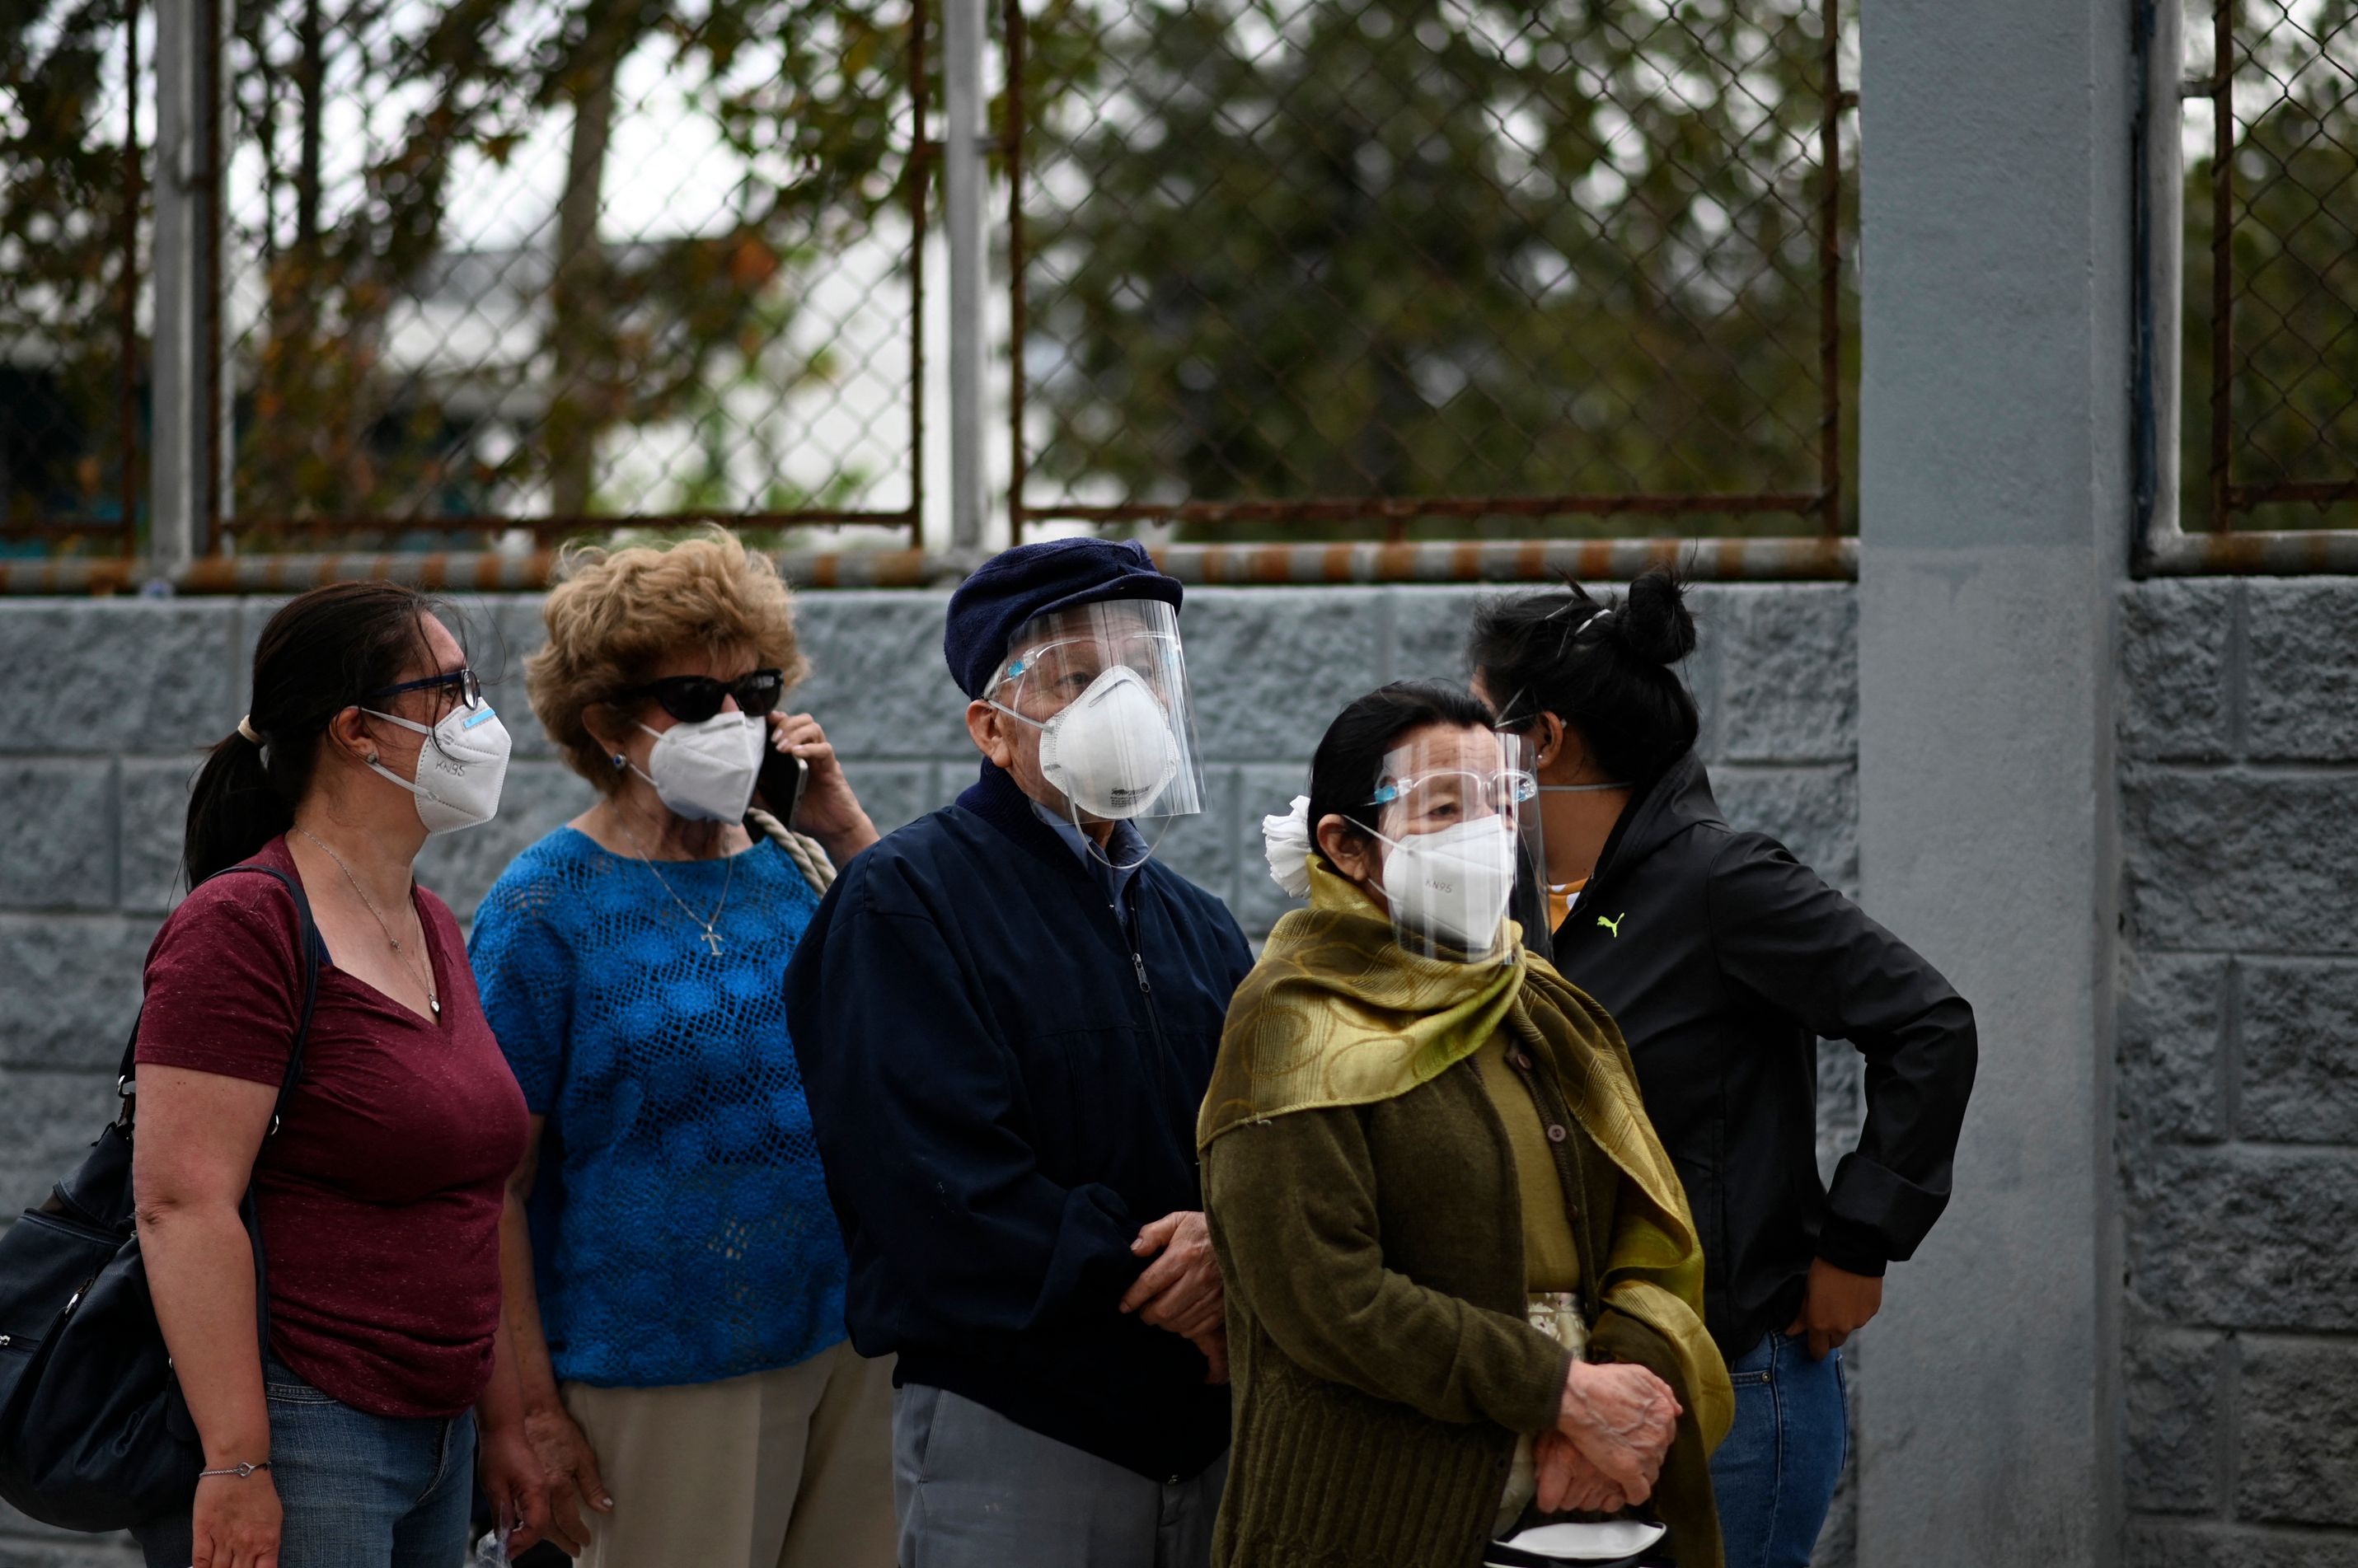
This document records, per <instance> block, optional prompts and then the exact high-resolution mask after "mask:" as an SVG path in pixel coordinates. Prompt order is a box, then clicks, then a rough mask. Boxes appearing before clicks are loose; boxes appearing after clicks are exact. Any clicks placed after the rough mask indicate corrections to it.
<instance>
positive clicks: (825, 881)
mask: <svg viewBox="0 0 2358 1568" xmlns="http://www.w3.org/2000/svg"><path fill="white" fill-rule="evenodd" d="M745 820H746V822H747V823H749V824H751V825H752V827H758V828H760V829H761V831H762V834H763V837H764V838H768V839H769V840H770V841H771V842H772V843H773V844H775V845H776V846H777V847H778V848H779V849H784V851H785V852H786V858H787V859H788V860H792V861H794V863H795V870H796V871H800V872H802V874H803V881H806V882H808V883H810V887H811V892H815V893H817V894H818V895H819V897H821V898H825V897H826V896H827V889H829V888H831V887H833V886H834V885H835V862H834V861H833V860H828V859H827V851H826V850H825V849H820V848H819V845H818V840H817V839H816V838H811V837H810V836H809V835H808V834H806V833H797V832H795V830H794V829H793V828H791V827H787V826H786V825H785V824H784V823H783V822H781V821H779V820H778V819H777V818H776V817H774V816H771V815H770V814H769V813H768V812H766V811H763V810H762V809H761V808H760V807H758V806H756V807H754V808H753V809H752V810H750V811H748V812H746V813H745Z"/></svg>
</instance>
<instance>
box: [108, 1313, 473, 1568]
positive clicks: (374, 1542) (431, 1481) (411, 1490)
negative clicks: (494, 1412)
mask: <svg viewBox="0 0 2358 1568" xmlns="http://www.w3.org/2000/svg"><path fill="white" fill-rule="evenodd" d="M263 1392H264V1394H265V1396H266V1397H267V1399H268V1400H269V1408H270V1469H269V1470H268V1472H267V1474H268V1475H269V1476H270V1477H271V1478H272V1479H273V1480H274V1481H275V1482H276V1484H277V1487H278V1502H279V1506H280V1507H281V1508H282V1509H285V1510H286V1521H285V1523H284V1524H283V1525H282V1526H281V1527H280V1530H279V1537H278V1563H279V1568H459V1564H460V1563H464V1562H465V1561H466V1556H467V1525H468V1509H469V1505H470V1503H471V1501H472V1498H473V1490H474V1472H475V1418H474V1416H473V1414H472V1413H469V1414H466V1415H462V1416H460V1417H458V1418H457V1419H455V1420H448V1421H446V1420H441V1419H438V1418H433V1417H426V1418H418V1419H407V1418H403V1417H396V1416H381V1415H370V1414H368V1413H367V1412H366V1411H356V1410H354V1409H352V1406H350V1405H347V1404H342V1403H340V1402H338V1401H337V1400H333V1399H330V1397H329V1396H327V1395H326V1394H323V1393H321V1392H320V1391H319V1390H317V1389H315V1388H313V1387H312V1386H311V1385H310V1384H308V1383H307V1382H305V1381H304V1380H303V1379H301V1378H298V1377H297V1376H296V1375H295V1374H294V1373H293V1372H291V1371H289V1370H288V1369H287V1368H285V1367H282V1366H280V1365H279V1364H278V1362H277V1361H276V1359H275V1358H274V1359H273V1360H272V1361H271V1363H270V1365H269V1366H268V1368H265V1371H264V1372H263ZM257 1479H259V1477H257ZM218 1484H219V1485H222V1486H239V1487H250V1486H253V1485H254V1484H255V1482H254V1481H225V1482H221V1483H218ZM132 1533H133V1534H134V1535H135V1536H136V1537H137V1538H138V1541H139V1545H140V1549H141V1551H142V1552H145V1553H146V1560H147V1568H189V1556H190V1551H189V1519H188V1517H187V1516H186V1515H181V1516H178V1517H174V1518H169V1519H157V1520H156V1521H154V1522H153V1523H151V1524H148V1525H146V1526H143V1527H141V1528H140V1529H138V1530H134V1531H133V1532H132Z"/></svg>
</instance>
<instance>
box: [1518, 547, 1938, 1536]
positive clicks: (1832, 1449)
mask: <svg viewBox="0 0 2358 1568" xmlns="http://www.w3.org/2000/svg"><path fill="white" fill-rule="evenodd" d="M1682 593H1683V590H1682V587H1681V585H1680V584H1679V582H1678V581H1677V579H1675V578H1673V577H1672V576H1671V573H1669V572H1668V571H1665V570H1662V569H1660V568H1656V569H1653V570H1650V571H1649V572H1647V573H1645V574H1644V575H1642V576H1640V577H1639V579H1637V580H1636V581H1635V582H1633V583H1631V584H1630V587H1629V591H1628V597H1627V599H1626V600H1623V601H1621V602H1619V603H1615V602H1612V601H1610V600H1606V601H1605V602H1599V601H1597V600H1593V599H1591V598H1590V597H1589V596H1588V595H1587V594H1586V593H1585V592H1583V591H1582V590H1581V589H1579V588H1577V587H1573V588H1571V589H1568V590H1567V591H1565V592H1561V593H1541V594H1531V595H1525V596H1520V597H1516V598H1509V599H1502V600H1492V601H1490V602H1488V603H1487V604H1485V605H1484V606H1483V607H1482V609H1481V610H1480V611H1479V612H1478V613H1477V615H1476V622H1475V631H1474V641H1473V663H1474V669H1475V685H1476V689H1477V690H1478V691H1479V692H1480V693H1481V695H1483V696H1484V697H1487V699H1488V700H1489V701H1490V702H1491V704H1492V706H1493V707H1495V708H1497V709H1498V713H1499V715H1500V719H1501V722H1502V724H1503V725H1504V726H1505V727H1506V728H1509V729H1510V730H1515V731H1516V732H1517V733H1519V734H1520V735H1522V736H1523V737H1524V738H1525V740H1526V741H1528V742H1529V744H1530V745H1531V748H1532V750H1533V753H1534V755H1535V759H1536V762H1537V772H1538V773H1539V778H1540V786H1541V791H1542V792H1543V793H1542V795H1541V814H1540V815H1541V821H1542V822H1543V824H1544V840H1545V845H1544V848H1545V857H1544V859H1545V866H1546V876H1547V879H1548V881H1549V883H1550V885H1549V887H1548V888H1546V889H1545V890H1543V891H1544V896H1545V897H1546V899H1547V901H1548V913H1547V917H1546V924H1547V925H1551V926H1552V928H1553V942H1552V946H1553V948H1554V961H1555V965H1556V968H1558V969H1559V970H1560V971H1561V972H1562V973H1563V976H1564V978H1565V979H1569V980H1570V981H1572V983H1573V984H1574V985H1576V986H1578V987H1579V988H1581V989H1583V990H1585V991H1586V992H1588V994H1589V995H1591V996H1593V997H1595V999H1596V1000H1598V1001H1600V1002H1602V1003H1604V1005H1605V1006H1606V1009H1607V1010H1608V1011H1611V1013H1612V1014H1613V1016H1614V1018H1615V1020H1616V1021H1617V1022H1618V1023H1619V1024H1620V1026H1621V1032H1622V1033H1623V1035H1624V1036H1625V1037H1626V1038H1627V1040H1628V1044H1629V1050H1630V1054H1631V1055H1632V1056H1633V1057H1634V1058H1635V1060H1636V1063H1637V1067H1638V1077H1639V1087H1640V1088H1641V1089H1642V1091H1643V1093H1644V1095H1645V1099H1646V1108H1647V1110H1648V1112H1649V1114H1650V1115H1651V1117H1652V1118H1653V1121H1654V1126H1655V1129H1656V1130H1657V1131H1658V1132H1659V1133H1660V1135H1661V1140H1662V1142H1663V1144H1664V1145H1665V1146H1666V1147H1667V1148H1668V1150H1669V1151H1670V1154H1671V1161H1672V1162H1673V1163H1674V1164H1675V1165H1676V1166H1677V1168H1678V1172H1679V1175H1680V1179H1681V1180H1682V1182H1683V1183H1684V1184H1685V1186H1686V1192H1687V1198H1688V1202H1689V1204H1690V1206H1692V1207H1693V1211H1694V1218H1695V1224H1696V1226H1697V1227H1698V1229H1699V1230H1700V1232H1701V1233H1702V1237H1703V1244H1704V1259H1705V1266H1706V1274H1705V1281H1704V1315H1705V1321H1706V1323H1707V1325H1708V1326H1709V1327H1710V1329H1711V1332H1712V1336H1713V1337H1714V1339H1715V1340H1716V1341H1717V1342H1718V1344H1719V1348H1720V1353H1721V1354H1722V1355H1723V1356H1724V1357H1725V1358H1726V1361H1727V1367H1728V1371H1729V1373H1730V1374H1731V1376H1732V1377H1733V1379H1734V1381H1735V1384H1736V1424H1735V1427H1734V1429H1733V1430H1732V1431H1731V1432H1730V1433H1729V1434H1728V1437H1727V1440H1726V1441H1725V1443H1724V1444H1722V1445H1721V1447H1720V1449H1719V1451H1718V1452H1717V1453H1716V1454H1714V1456H1713V1461H1712V1476H1713V1486H1714V1491H1716V1493H1717V1494H1718V1501H1719V1511H1720V1519H1721V1524H1722V1529H1723V1531H1724V1533H1725V1538H1726V1543H1727V1563H1728V1568H1789V1565H1790V1568H1800V1565H1801V1564H1805V1563H1808V1562H1809V1560H1810V1553H1811V1552H1812V1548H1813V1547H1814V1545H1815V1543H1816V1540H1817V1534H1818V1530H1819V1528H1820V1527H1821V1526H1822V1525H1823V1523H1824V1521H1825V1516H1826V1510H1827V1508H1828V1506H1829V1504H1830V1503H1831V1502H1832V1501H1833V1491H1834V1487H1835V1483H1836V1482H1837V1480H1838V1479H1839V1478H1840V1476H1841V1473H1842V1466H1843V1461H1844V1453H1845V1449H1846V1445H1847V1434H1848V1422H1847V1419H1846V1415H1845V1411H1844V1399H1843V1387H1842V1371H1841V1355H1840V1351H1841V1346H1842V1344H1843V1342H1844V1340H1845V1339H1847V1338H1848V1337H1849V1336H1851V1335H1852V1334H1853V1333H1855V1332H1856V1331H1857V1329H1858V1328H1859V1327H1860V1325H1863V1324H1865V1323H1866V1321H1867V1320H1868V1319H1870V1318H1872V1317H1873V1316H1874V1315H1875V1314H1876V1312H1877V1309H1878V1308H1879V1307H1880V1306H1881V1305H1882V1301H1883V1278H1882V1276H1883V1272H1884V1268H1885V1265H1886V1264H1887V1263H1889V1262H1892V1261H1895V1260H1904V1259H1906V1258H1908V1257H1909V1256H1910V1255H1911V1254H1912V1253H1913V1252H1914V1251H1915V1249H1916V1248H1917V1246H1918V1244H1919V1243H1920V1242H1921V1241H1922V1240H1923V1238H1924V1236H1925V1233H1926V1232H1928V1231H1929V1230H1931V1227H1932V1222H1933V1221H1934V1220H1935V1219H1937V1218H1939V1217H1940V1214H1941V1210H1942V1207H1943V1206H1945V1205H1946V1204H1947V1203H1948V1201H1949V1180H1950V1167H1951V1163H1952V1159H1953V1157H1954V1154H1955V1152H1956V1145H1957V1133H1958V1129H1959V1127H1960V1125H1961V1124H1962V1122H1963V1119H1964V1109H1965V1099H1966V1097H1967V1095H1968V1094H1969V1093H1970V1092H1971V1090H1972V1087H1973V1080H1974V1057H1975V1046H1974V1018H1973V1011H1972V1009H1971V1008H1969V1007H1967V1006H1966V1004H1965V1001H1964V1000H1963V998H1962V997H1960V996H1958V995H1957V993H1956V991H1955V990H1954V989H1952V987H1951V986H1950V985H1949V982H1948V981H1947V980H1945V979H1942V977H1941V975H1940V973H1939V972H1938V971H1937V970H1935V969H1934V968H1932V966H1931V964H1929V963H1927V962H1926V961H1925V960H1924V959H1923V958H1922V957H1920V956H1919V955H1918V954H1917V953H1916V952H1914V951H1913V950H1912V949H1910V948H1909V946H1907V945H1906V944H1905V943H1903V942H1901V941H1900V940H1899V939H1898V937H1896V936H1894V935H1891V933H1889V932H1888V931H1886V930H1885V929H1883V927H1881V926H1880V925H1876V924H1875V922H1873V921H1872V920H1869V919H1868V918H1867V917H1866V915H1865V914H1863V913H1861V912H1860V910H1859V909H1858V907H1857V906H1856V905H1855V904H1854V903H1851V902H1850V901H1849V900H1848V899H1846V898H1844V897H1843V896H1842V895H1841V894H1840V893H1838V892H1834V891H1833V889H1832V888H1830V887H1828V886H1826V884H1825V883H1824V882H1823V881H1821V880H1820V879H1819V878H1818V876H1817V874H1816V873H1815V872H1813V871H1811V870H1810V869H1809V868H1808V867H1806V866H1804V865H1802V864H1801V863H1800V862H1799V861H1797V860H1794V859H1793V857H1792V856H1791V855H1790V853H1789V852H1787V850H1786V849H1784V847H1783V846H1782V845H1779V844H1778V843H1777V842H1776V841H1775V840H1773V839H1770V838H1764V837H1762V836H1761V835H1759V834H1757V833H1739V832H1737V831H1736V830H1735V829H1733V828H1731V827H1728V825H1727V823H1726V822H1725V820H1724V819H1723V818H1722V817H1721V816H1720V813H1719V807H1718V806H1717V805H1715V804H1714V801H1713V799H1712V795H1711V784H1710V781H1709V780H1708V779H1707V778H1706V777H1705V776H1704V767H1703V763H1702V762H1701V760H1700V759H1698V758H1697V757H1696V756H1695V754H1694V741H1695V732H1696V722H1697V721H1696V713H1695V705H1694V699H1693V697H1692V696H1690V695H1689V694H1688V692H1687V689H1686V686H1685V683H1684V682H1683V681H1682V679H1681V678H1680V676H1679V675H1678V673H1677V672H1676V671H1675V670H1674V669H1673V668H1672V666H1673V665H1676V664H1677V663H1678V662H1679V661H1680V660H1682V659H1683V658H1684V657H1685V656H1686V655H1687V654H1689V653H1690V652H1692V651H1693V648H1694V643H1695V637H1694V621H1693V617H1692V616H1691V615H1690V614H1689V613H1688V611H1687V610H1686V607H1685V605H1684V604H1683V603H1682ZM1533 904H1534V907H1533V913H1534V914H1536V913H1537V908H1536V899H1534V901H1533ZM1820 1036H1823V1037H1825V1038H1827V1039H1834V1040H1847V1041H1849V1042H1850V1043H1851V1044H1853V1045H1855V1047H1856V1048H1857V1049H1858V1051H1859V1053H1860V1054H1862V1055H1864V1056H1865V1057H1866V1111H1867V1114H1866V1127H1865V1129H1864V1130H1863V1131H1862V1132H1861V1134H1860V1136H1859V1141H1858V1146H1857V1148H1856V1149H1855V1150H1854V1151H1853V1152H1850V1153H1849V1154H1846V1155H1844V1158H1843V1160H1842V1162H1841V1164H1840V1165H1839V1166H1838V1167H1837V1168H1836V1169H1835V1172H1834V1178H1833V1185H1832V1187H1831V1189H1829V1188H1828V1187H1826V1186H1824V1185H1823V1184H1821V1183H1820V1182H1819V1180H1818V1171H1817V1158H1816V1115H1815V1112H1816V1101H1817V1093H1816V1089H1817V1040H1818V1038H1819V1037H1820Z"/></svg>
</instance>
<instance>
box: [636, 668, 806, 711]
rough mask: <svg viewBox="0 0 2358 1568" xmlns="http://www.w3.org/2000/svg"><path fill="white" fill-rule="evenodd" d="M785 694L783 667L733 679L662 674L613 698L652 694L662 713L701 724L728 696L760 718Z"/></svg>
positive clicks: (773, 708)
mask: <svg viewBox="0 0 2358 1568" xmlns="http://www.w3.org/2000/svg"><path fill="white" fill-rule="evenodd" d="M785 695H786V676H785V672H784V670H755V671H754V672H753V673H752V675H747V676H738V677H737V678H736V679H735V680H732V681H723V680H715V679H714V678H713V677H712V676H664V677H663V678H662V679H661V680H651V681H649V682H647V684H646V685H644V686H634V687H631V688H630V689H629V690H627V691H618V692H616V693H615V694H614V700H616V701H618V702H619V701H622V700H623V699H624V698H627V697H654V699H655V701H656V702H658V703H660V704H662V706H663V710H664V711H665V713H668V714H670V715H671V716H672V717H673V718H674V719H678V720H679V721H680V722H681V723H683V724H701V723H703V722H704V721H705V720H706V719H709V718H711V717H712V716H713V715H714V714H716V713H718V712H719V711H720V705H721V703H722V702H723V701H725V700H727V699H728V698H730V697H735V698H736V699H737V707H738V708H739V709H740V710H741V711H743V712H746V713H750V714H752V716H753V717H754V718H756V719H761V718H764V717H766V716H767V715H769V714H770V713H772V712H773V711H775V710H776V708H777V706H778V699H779V698H781V697H784V696H785Z"/></svg>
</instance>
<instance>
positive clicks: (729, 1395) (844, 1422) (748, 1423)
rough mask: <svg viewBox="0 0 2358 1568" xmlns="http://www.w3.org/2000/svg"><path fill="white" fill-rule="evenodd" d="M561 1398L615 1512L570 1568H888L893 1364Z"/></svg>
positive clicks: (850, 1364) (822, 1362) (578, 1386)
mask: <svg viewBox="0 0 2358 1568" xmlns="http://www.w3.org/2000/svg"><path fill="white" fill-rule="evenodd" d="M564 1395H565V1405H566V1409H567V1410H568V1411H571V1412H572V1415H573V1419H574V1421H575V1422H578V1423H579V1425H580V1427H581V1431H582V1433H583V1434H584V1435H585V1436H587V1437H588V1438H589V1439H590V1446H591V1448H593V1449H594V1450H595V1451H596V1452H597V1455H598V1465H599V1468H600V1473H601V1474H602V1476H604V1478H605V1482H606V1487H607V1489H608V1490H609V1491H610V1492H611V1493H612V1494H613V1498H614V1511H613V1512H612V1513H611V1514H607V1515H603V1516H597V1517H593V1519H592V1521H591V1523H592V1530H593V1535H592V1539H591V1541H590V1550H589V1551H588V1552H585V1553H584V1554H583V1555H582V1556H581V1558H580V1559H579V1568H666V1565H669V1564H678V1565H679V1568H892V1556H893V1535H894V1531H893V1518H892V1360H891V1358H890V1357H887V1358H885V1359H882V1360H878V1361H869V1360H864V1359H862V1358H861V1357H860V1356H859V1355H858V1354H857V1353H856V1352H855V1351H853V1349H852V1348H851V1346H850V1345H849V1343H846V1344H840V1345H837V1346H832V1347H831V1348H829V1349H827V1350H824V1351H821V1352H820V1353H819V1354H818V1355H817V1356H814V1357H811V1358H810V1359H809V1360H807V1361H805V1362H803V1363H802V1364H800V1365H799V1366H794V1367H783V1368H779V1369H778V1370H776V1371H774V1372H756V1373H753V1374H752V1375H751V1376H748V1377H743V1378H730V1379H726V1380H725V1381H722V1382H718V1383H694V1384H689V1385H687V1386H686V1387H682V1388H668V1389H600V1388H592V1387H590V1385H589V1384H587V1383H568V1384H566V1385H565V1388H564Z"/></svg>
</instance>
